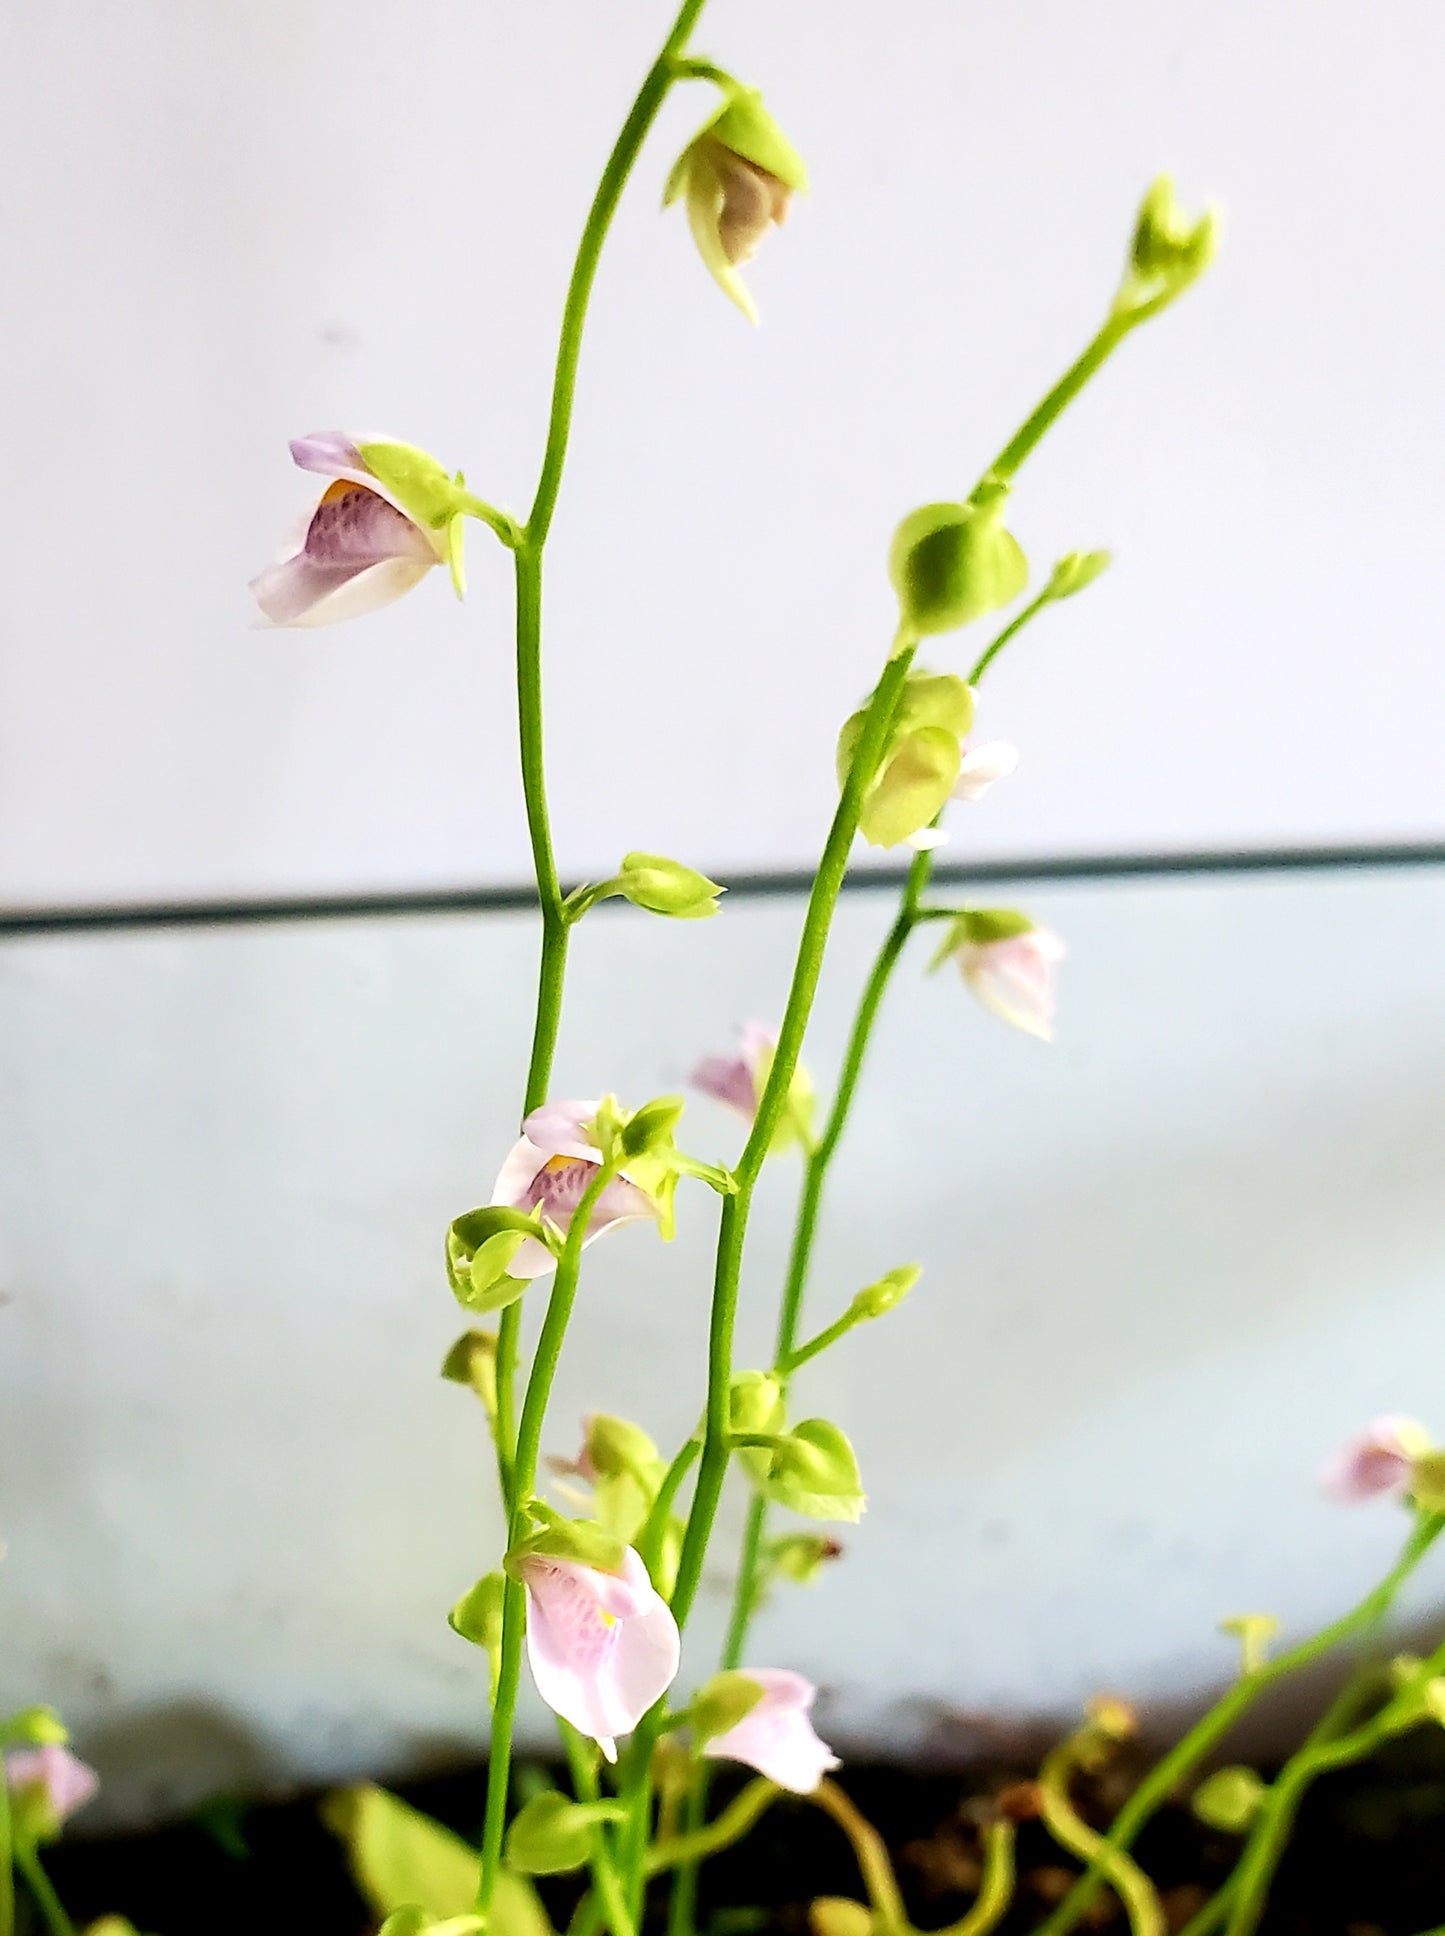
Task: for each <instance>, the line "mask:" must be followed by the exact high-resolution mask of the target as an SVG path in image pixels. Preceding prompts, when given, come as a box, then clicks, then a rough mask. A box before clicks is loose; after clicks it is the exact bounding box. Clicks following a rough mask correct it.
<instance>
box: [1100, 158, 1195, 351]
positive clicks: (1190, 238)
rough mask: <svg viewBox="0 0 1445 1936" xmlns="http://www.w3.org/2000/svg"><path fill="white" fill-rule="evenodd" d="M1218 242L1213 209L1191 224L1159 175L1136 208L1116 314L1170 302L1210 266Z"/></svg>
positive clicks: (1171, 187) (1166, 178)
mask: <svg viewBox="0 0 1445 1936" xmlns="http://www.w3.org/2000/svg"><path fill="white" fill-rule="evenodd" d="M1218 246H1219V214H1218V211H1217V210H1216V209H1213V208H1210V209H1206V210H1205V212H1204V214H1203V215H1201V216H1200V217H1199V218H1198V220H1196V221H1192V222H1191V221H1190V220H1189V218H1188V217H1187V216H1186V215H1185V213H1184V211H1183V209H1181V208H1180V206H1179V203H1178V202H1177V201H1176V199H1175V196H1174V183H1173V182H1172V181H1171V179H1170V178H1169V176H1168V175H1160V176H1159V177H1158V178H1157V180H1155V182H1154V183H1153V184H1152V186H1151V187H1150V189H1149V192H1148V194H1147V195H1146V196H1145V197H1144V200H1143V203H1142V204H1141V206H1140V209H1139V219H1138V221H1137V223H1136V224H1135V228H1134V240H1133V242H1132V243H1131V245H1130V249H1129V266H1128V268H1127V270H1126V271H1125V274H1124V280H1123V282H1122V283H1121V285H1120V288H1119V294H1118V296H1117V297H1116V298H1115V302H1114V309H1115V312H1116V314H1119V315H1124V316H1128V315H1130V314H1131V313H1133V312H1135V311H1137V310H1140V309H1143V308H1145V307H1147V306H1150V305H1155V306H1157V307H1160V308H1162V307H1163V306H1164V304H1165V303H1169V302H1173V300H1174V298H1175V297H1176V296H1178V295H1180V294H1181V293H1182V292H1183V291H1184V290H1185V289H1187V288H1188V287H1189V285H1190V283H1191V282H1194V281H1195V280H1196V279H1197V278H1198V277H1199V276H1201V275H1202V274H1203V273H1204V271H1205V270H1206V269H1207V268H1208V267H1209V264H1210V263H1211V262H1212V261H1213V259H1214V253H1215V250H1216V249H1217V248H1218Z"/></svg>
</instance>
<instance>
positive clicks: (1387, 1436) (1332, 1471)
mask: <svg viewBox="0 0 1445 1936" xmlns="http://www.w3.org/2000/svg"><path fill="white" fill-rule="evenodd" d="M1430 1444H1431V1441H1430V1434H1429V1433H1428V1432H1427V1431H1426V1430H1425V1428H1424V1426H1423V1425H1421V1424H1418V1423H1417V1422H1416V1420H1414V1419H1413V1418H1402V1417H1400V1415H1399V1414H1398V1413H1395V1412H1387V1413H1386V1414H1385V1415H1384V1416H1383V1417H1381V1418H1377V1419H1376V1420H1375V1421H1374V1423H1373V1424H1372V1425H1371V1426H1369V1427H1368V1429H1367V1430H1365V1431H1364V1432H1361V1433H1360V1435H1359V1437H1358V1438H1354V1439H1351V1440H1350V1442H1349V1443H1348V1444H1347V1445H1345V1446H1343V1447H1341V1449H1340V1450H1339V1451H1338V1452H1337V1453H1336V1454H1335V1456H1334V1457H1333V1458H1332V1459H1331V1460H1330V1461H1329V1463H1328V1464H1327V1465H1326V1466H1325V1469H1324V1471H1323V1472H1322V1473H1321V1474H1320V1484H1321V1485H1322V1486H1323V1487H1324V1489H1325V1491H1326V1492H1327V1493H1329V1494H1330V1496H1331V1498H1334V1499H1338V1500H1339V1501H1340V1502H1341V1503H1342V1504H1344V1505H1358V1504H1359V1503H1360V1502H1361V1501H1362V1500H1365V1499H1374V1498H1377V1497H1378V1496H1379V1495H1380V1494H1381V1493H1403V1492H1406V1491H1408V1490H1409V1487H1410V1479H1411V1475H1412V1472H1413V1470H1414V1465H1415V1461H1416V1459H1417V1458H1419V1457H1420V1456H1421V1454H1422V1453H1426V1452H1428V1451H1429V1450H1430Z"/></svg>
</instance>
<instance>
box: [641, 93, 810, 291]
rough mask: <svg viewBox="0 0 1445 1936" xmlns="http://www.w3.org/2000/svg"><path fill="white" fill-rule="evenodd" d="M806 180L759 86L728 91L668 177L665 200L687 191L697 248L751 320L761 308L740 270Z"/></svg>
mask: <svg viewBox="0 0 1445 1936" xmlns="http://www.w3.org/2000/svg"><path fill="white" fill-rule="evenodd" d="M807 186H808V171H807V169H806V168H805V167H804V165H803V158H802V156H801V155H800V154H799V153H798V151H797V149H796V148H794V147H793V145H792V143H791V142H790V141H788V139H787V138H786V136H785V135H784V134H783V132H782V130H781V129H780V128H779V126H778V124H777V122H776V121H774V119H773V117H772V116H771V115H770V114H769V113H768V111H767V110H766V108H764V106H763V102H762V96H761V95H760V94H759V93H758V92H757V91H756V89H753V88H737V89H735V90H733V91H731V92H730V93H729V94H728V95H727V96H726V97H725V99H724V101H723V104H722V106H721V107H720V108H719V109H718V111H717V112H716V113H715V114H714V115H712V116H711V118H710V119H709V120H708V121H706V122H705V123H704V125H703V126H702V127H701V128H699V130H698V132H697V133H696V134H695V135H694V136H693V138H692V140H691V141H690V142H689V143H688V145H687V147H686V148H685V149H684V150H683V152H682V154H681V155H680V156H679V157H678V160H677V162H676V164H675V166H674V167H673V170H672V173H671V174H670V175H669V176H668V178H667V187H666V189H665V190H664V192H663V198H662V200H663V206H664V208H666V207H668V206H670V204H671V203H673V202H675V201H676V200H677V199H678V198H679V196H681V197H682V199H683V201H684V203H685V206H686V208H687V222H688V227H689V228H690V229H691V230H692V236H693V240H694V242H696V244H697V248H698V254H699V255H700V256H701V257H702V259H703V261H704V263H705V264H706V265H707V268H708V270H709V272H710V273H711V275H712V277H713V279H714V280H715V281H716V283H717V284H718V286H719V288H721V289H722V290H724V291H725V292H726V294H727V295H729V296H730V297H731V298H732V300H733V301H734V302H735V303H736V304H737V306H738V308H739V309H740V310H741V311H742V312H743V314H744V315H745V316H746V317H747V319H748V321H749V322H752V323H755V322H756V321H757V320H758V312H757V308H756V306H755V305H754V303H753V299H752V296H751V295H750V294H749V292H748V289H747V286H746V284H745V283H744V282H743V279H742V277H741V276H740V275H739V274H738V270H739V268H740V267H741V266H742V265H743V264H744V263H745V262H751V261H752V259H753V257H754V256H755V255H756V254H757V252H758V247H759V244H760V243H761V242H762V240H763V238H764V236H765V235H766V234H767V233H768V231H769V229H772V228H775V227H778V226H780V225H781V224H782V223H783V222H784V221H786V220H787V214H788V205H789V203H790V202H791V201H792V199H793V195H794V192H795V191H797V190H799V189H801V190H803V191H804V192H806V190H807Z"/></svg>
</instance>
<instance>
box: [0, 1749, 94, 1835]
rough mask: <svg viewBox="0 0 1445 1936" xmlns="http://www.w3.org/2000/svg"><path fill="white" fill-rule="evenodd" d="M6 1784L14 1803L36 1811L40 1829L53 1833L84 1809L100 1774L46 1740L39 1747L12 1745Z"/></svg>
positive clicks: (6, 1762) (66, 1750)
mask: <svg viewBox="0 0 1445 1936" xmlns="http://www.w3.org/2000/svg"><path fill="white" fill-rule="evenodd" d="M5 1785H6V1787H7V1788H8V1789H9V1790H10V1792H11V1793H12V1794H13V1795H14V1797H15V1799H16V1802H17V1803H19V1804H21V1805H26V1804H28V1806H29V1807H30V1808H32V1809H33V1810H34V1811H35V1815H36V1817H37V1818H38V1821H39V1824H40V1826H41V1829H42V1832H43V1833H45V1834H47V1835H54V1834H55V1833H56V1832H57V1831H58V1829H59V1828H60V1826H61V1824H62V1823H63V1822H65V1821H68V1820H69V1818H70V1817H71V1816H72V1815H73V1814H74V1813H75V1811H76V1810H77V1809H78V1808H84V1806H85V1804H86V1803H87V1802H88V1801H89V1800H90V1798H91V1796H92V1795H93V1794H94V1793H95V1791H96V1789H97V1788H99V1786H100V1777H99V1776H98V1775H97V1774H96V1772H95V1770H94V1769H93V1768H88V1767H87V1766H86V1764H85V1763H84V1762H83V1761H81V1760H80V1759H79V1757H78V1756H76V1755H73V1754H72V1753H71V1752H70V1750H69V1748H63V1747H61V1746H59V1745H58V1744H57V1743H55V1742H47V1743H46V1744H45V1746H44V1747H41V1748H14V1749H12V1750H11V1752H10V1753H9V1754H7V1755H6V1757H5Z"/></svg>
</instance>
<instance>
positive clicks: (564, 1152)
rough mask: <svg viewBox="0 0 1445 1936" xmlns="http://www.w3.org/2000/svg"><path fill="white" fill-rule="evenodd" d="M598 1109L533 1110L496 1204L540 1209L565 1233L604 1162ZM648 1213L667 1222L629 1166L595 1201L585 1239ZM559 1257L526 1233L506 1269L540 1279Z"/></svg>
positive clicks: (506, 1166) (583, 1105)
mask: <svg viewBox="0 0 1445 1936" xmlns="http://www.w3.org/2000/svg"><path fill="white" fill-rule="evenodd" d="M597 1109H598V1105H597V1104H596V1103H595V1102H547V1103H543V1105H542V1107H541V1108H540V1109H534V1110H533V1111H532V1113H531V1115H530V1116H528V1117H527V1119H526V1121H525V1122H524V1123H523V1124H522V1136H521V1140H520V1141H519V1142H517V1143H516V1144H514V1145H513V1147H512V1150H511V1153H510V1154H509V1156H508V1157H507V1160H506V1162H505V1163H503V1165H502V1167H501V1170H500V1172H499V1174H498V1176H497V1183H496V1188H495V1189H494V1190H493V1191H492V1202H493V1203H494V1204H506V1205H508V1206H509V1207H510V1208H512V1209H513V1210H536V1211H539V1212H540V1213H541V1215H542V1218H543V1220H544V1221H545V1222H547V1223H550V1224H554V1225H555V1226H556V1227H557V1228H558V1229H559V1230H561V1231H564V1232H565V1231H566V1230H567V1229H568V1228H569V1227H570V1226H571V1222H572V1215H573V1212H574V1211H575V1210H576V1209H577V1206H578V1205H579V1204H580V1203H581V1201H582V1199H583V1197H584V1196H586V1194H587V1192H588V1190H589V1189H590V1188H591V1187H592V1183H593V1180H594V1179H595V1177H596V1175H597V1172H598V1170H599V1169H600V1168H601V1166H602V1156H601V1152H600V1151H599V1149H598V1148H597V1145H596V1143H595V1142H594V1141H593V1140H592V1136H591V1133H590V1130H589V1127H588V1125H589V1124H591V1123H592V1122H593V1121H594V1120H595V1118H596V1115H597ZM648 1217H651V1218H652V1219H653V1220H654V1221H656V1222H659V1223H660V1222H662V1221H663V1207H662V1205H661V1204H659V1203H658V1202H657V1200H656V1198H654V1197H650V1196H649V1195H648V1194H647V1192H646V1191H645V1190H641V1189H639V1188H638V1186H637V1185H636V1184H635V1183H633V1182H632V1181H631V1180H630V1179H629V1178H628V1175H627V1172H626V1171H625V1170H624V1171H623V1172H622V1173H621V1174H620V1175H618V1176H615V1177H613V1178H612V1180H611V1182H610V1183H608V1184H607V1186H606V1188H605V1189H604V1190H603V1192H602V1195H601V1196H600V1197H599V1198H598V1200H597V1202H596V1203H595V1204H594V1205H593V1208H592V1216H591V1220H590V1222H589V1223H588V1226H587V1235H586V1237H585V1239H584V1242H585V1243H589V1244H590V1243H592V1242H594V1241H595V1240H596V1239H597V1238H598V1237H600V1236H601V1235H602V1234H603V1232H604V1231H607V1230H615V1229H616V1228H617V1227H618V1225H619V1224H624V1223H638V1222H640V1221H642V1220H643V1219H644V1218H648ZM556 1261H557V1260H556V1258H555V1257H553V1255H552V1253H551V1252H550V1251H549V1250H548V1248H547V1246H546V1245H545V1244H544V1243H541V1242H539V1241H538V1239H537V1238H535V1237H527V1238H524V1239H523V1241H522V1243H521V1245H520V1247H519V1248H518V1250H517V1254H516V1256H515V1257H513V1259H512V1261H511V1262H510V1263H509V1264H508V1265H507V1271H508V1274H509V1275H510V1276H512V1277H541V1276H542V1275H543V1274H544V1273H545V1272H547V1271H549V1270H551V1269H552V1268H553V1266H554V1265H555V1263H556Z"/></svg>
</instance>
